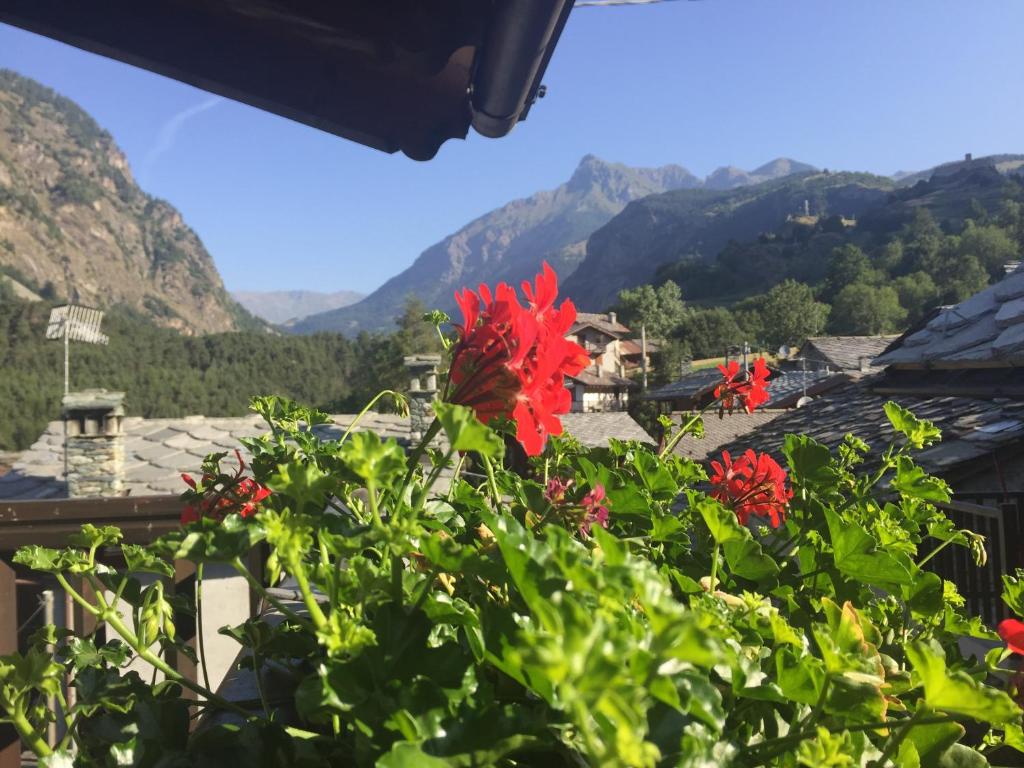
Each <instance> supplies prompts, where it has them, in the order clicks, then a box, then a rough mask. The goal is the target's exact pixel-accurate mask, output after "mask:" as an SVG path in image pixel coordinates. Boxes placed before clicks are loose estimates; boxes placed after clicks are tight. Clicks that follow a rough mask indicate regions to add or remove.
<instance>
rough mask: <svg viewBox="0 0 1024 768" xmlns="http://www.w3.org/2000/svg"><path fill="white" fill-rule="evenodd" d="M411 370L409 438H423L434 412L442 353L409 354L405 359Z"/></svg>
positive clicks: (407, 366)
mask: <svg viewBox="0 0 1024 768" xmlns="http://www.w3.org/2000/svg"><path fill="white" fill-rule="evenodd" d="M403 362H404V363H405V367H406V368H407V369H408V371H409V440H410V441H411V442H414V443H415V442H418V441H420V440H422V439H423V433H424V432H426V431H427V427H429V426H430V422H432V421H433V420H434V412H433V410H432V409H431V407H430V404H431V403H432V402H433V401H434V398H435V397H436V396H437V366H439V365H440V364H441V356H440V355H408V356H406V357H405V358H404V359H403Z"/></svg>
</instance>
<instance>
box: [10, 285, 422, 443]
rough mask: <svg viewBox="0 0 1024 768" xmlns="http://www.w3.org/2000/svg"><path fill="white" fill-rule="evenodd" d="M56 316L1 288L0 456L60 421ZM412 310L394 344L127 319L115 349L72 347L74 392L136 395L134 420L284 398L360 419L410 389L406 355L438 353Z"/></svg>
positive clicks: (114, 328) (114, 338)
mask: <svg viewBox="0 0 1024 768" xmlns="http://www.w3.org/2000/svg"><path fill="white" fill-rule="evenodd" d="M48 313H49V307H48V306H46V305H44V304H41V303H27V302H22V301H17V300H14V299H13V298H12V295H11V292H10V290H9V289H7V288H5V286H4V285H3V284H0V451H6V450H19V449H23V448H26V447H27V446H29V445H30V444H31V443H32V442H33V441H34V440H35V439H36V438H37V437H38V436H39V434H40V432H42V430H43V429H44V428H45V426H46V423H47V422H48V421H50V420H53V419H57V418H59V414H60V400H61V393H62V387H63V363H62V354H63V348H62V345H61V344H59V343H56V342H52V341H45V340H44V339H43V329H44V328H45V323H46V319H47V316H48ZM421 316H422V307H420V306H415V305H410V306H409V307H407V312H406V315H405V316H404V318H403V320H402V322H401V323H400V329H399V330H398V331H397V332H396V333H394V334H391V335H387V336H385V335H377V336H370V335H366V334H364V335H362V336H360V337H358V338H356V339H346V338H344V337H342V336H339V335H336V334H316V335H312V336H304V337H294V336H273V335H268V334H266V333H264V332H243V333H217V334H208V335H205V336H200V337H185V336H181V335H180V334H178V333H176V332H174V331H172V330H168V329H164V328H159V327H157V326H155V325H153V324H152V323H150V322H148V321H147V320H146V319H145V318H143V317H141V316H139V315H137V314H132V313H129V312H127V311H125V310H123V309H121V310H117V311H114V312H112V313H111V314H110V315H108V317H107V319H106V320H105V322H104V330H105V332H106V333H107V334H108V335H109V337H110V345H109V346H106V347H97V346H92V345H89V344H76V343H72V349H71V386H72V389H76V388H86V387H106V388H108V389H118V390H123V391H125V392H126V393H127V397H126V400H127V407H128V412H129V414H131V415H141V416H152V417H160V416H164V417H173V416H184V415H189V414H205V415H208V416H232V415H241V414H244V413H246V406H247V404H248V402H249V398H250V397H252V396H253V395H258V394H268V393H274V394H280V395H284V396H287V397H291V398H294V399H296V400H300V401H302V402H303V403H308V404H311V405H315V406H317V407H320V408H323V409H325V410H329V411H333V412H350V413H351V412H358V411H359V410H360V409H361V408H362V407H363V406H364V405H365V404H366V402H367V401H368V400H369V398H371V397H372V396H373V395H374V394H376V393H377V392H378V391H379V390H380V389H381V388H383V387H389V388H399V389H402V388H404V382H405V376H404V373H403V370H402V360H401V358H402V355H405V354H411V353H413V352H423V351H432V350H434V349H435V348H436V347H435V345H436V344H437V337H436V334H435V333H434V332H433V329H432V328H430V327H429V326H428V325H426V324H424V323H422V322H420V321H419V320H418V318H420V317H421Z"/></svg>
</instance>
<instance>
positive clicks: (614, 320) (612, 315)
mask: <svg viewBox="0 0 1024 768" xmlns="http://www.w3.org/2000/svg"><path fill="white" fill-rule="evenodd" d="M608 322H609V323H611V324H612V325H615V324H616V323H618V322H619V316H618V315H617V314H615V313H614V312H609V313H608Z"/></svg>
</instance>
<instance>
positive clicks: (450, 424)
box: [434, 400, 505, 458]
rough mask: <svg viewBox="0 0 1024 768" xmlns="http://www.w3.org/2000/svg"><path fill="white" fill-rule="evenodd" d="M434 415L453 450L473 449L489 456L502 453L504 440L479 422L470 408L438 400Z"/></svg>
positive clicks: (435, 403) (464, 450)
mask: <svg viewBox="0 0 1024 768" xmlns="http://www.w3.org/2000/svg"><path fill="white" fill-rule="evenodd" d="M434 415H435V416H437V420H438V421H439V422H441V427H442V428H443V429H444V432H445V434H446V435H447V436H448V441H449V443H451V447H452V450H453V451H460V452H466V451H473V452H475V453H479V454H480V455H481V456H487V457H489V458H500V457H501V456H503V455H504V453H505V441H504V440H502V439H501V436H500V435H498V433H497V432H495V431H494V430H493V429H491V428H490V427H488V426H487V425H486V424H484V423H483V422H481V421H480V420H479V419H478V418H477V417H476V414H475V413H474V412H473V409H472V408H467V407H466V406H464V405H455V404H453V403H443V402H441V401H440V400H438V401H435V402H434Z"/></svg>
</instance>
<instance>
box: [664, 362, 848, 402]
mask: <svg viewBox="0 0 1024 768" xmlns="http://www.w3.org/2000/svg"><path fill="white" fill-rule="evenodd" d="M721 380H722V374H721V372H720V371H719V370H718V368H702V369H700V370H698V371H693V372H692V373H688V374H686V375H685V376H683V377H682V378H680V379H678V380H676V381H673V382H672V383H671V384H666V385H665V386H663V387H659V388H658V389H653V390H651V391H650V392H648V393H647V394H645V395H644V400H657V401H670V400H688V399H692V398H695V397H699V396H701V395H703V394H705V393H707V392H710V391H711V389H713V388H714V387H715V386H716V385H717V384H718V382H720V381H721ZM841 381H844V379H843V376H842V375H841V374H837V373H830V372H826V371H779V372H776V373H775V375H774V376H772V378H771V379H770V381H769V383H768V396H769V398H770V399H769V401H768V403H767V407H772V408H788V407H792V406H794V405H796V400H797V399H799V398H800V397H801V396H802V395H803V393H804V390H805V389H806V390H807V393H808V394H810V395H813V394H815V393H816V392H819V391H822V390H824V389H828V388H830V387H831V386H834V385H837V384H839V383H840V382H841Z"/></svg>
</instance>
